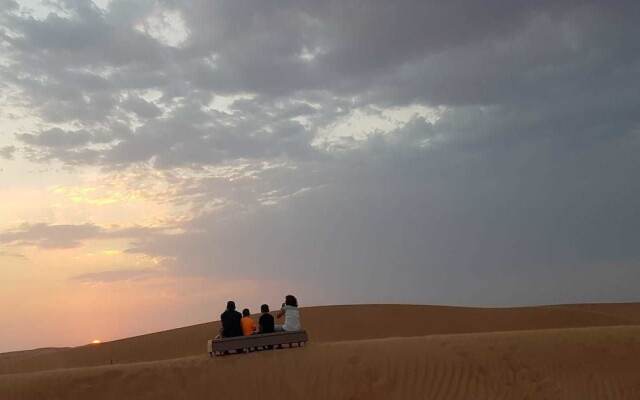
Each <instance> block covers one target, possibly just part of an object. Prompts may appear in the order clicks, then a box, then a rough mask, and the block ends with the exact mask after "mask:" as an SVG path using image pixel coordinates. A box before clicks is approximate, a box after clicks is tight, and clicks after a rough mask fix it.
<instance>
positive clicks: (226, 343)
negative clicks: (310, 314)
mask: <svg viewBox="0 0 640 400" xmlns="http://www.w3.org/2000/svg"><path fill="white" fill-rule="evenodd" d="M308 340H309V337H308V336H307V331H291V332H274V333H260V334H256V335H251V336H235V337H229V338H222V339H211V340H209V341H208V342H207V352H208V353H209V356H210V357H213V356H214V355H216V356H217V355H220V354H224V353H226V352H228V351H230V350H235V351H242V352H244V351H246V350H250V349H254V348H255V349H257V348H266V347H273V346H281V345H284V344H287V345H289V347H292V346H293V345H294V344H297V345H298V347H300V346H302V345H303V344H305V343H306V342H307V341H308Z"/></svg>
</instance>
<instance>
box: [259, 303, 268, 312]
mask: <svg viewBox="0 0 640 400" xmlns="http://www.w3.org/2000/svg"><path fill="white" fill-rule="evenodd" d="M260 312H269V305H268V304H263V305H261V306H260Z"/></svg>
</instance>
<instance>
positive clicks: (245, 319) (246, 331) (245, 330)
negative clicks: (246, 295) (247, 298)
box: [240, 308, 256, 336]
mask: <svg viewBox="0 0 640 400" xmlns="http://www.w3.org/2000/svg"><path fill="white" fill-rule="evenodd" d="M240 325H242V334H243V335H244V336H251V335H253V334H254V332H255V331H256V323H255V322H253V319H251V313H250V312H249V309H248V308H245V309H244V310H242V319H241V320H240Z"/></svg>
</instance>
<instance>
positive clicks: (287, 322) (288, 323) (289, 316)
mask: <svg viewBox="0 0 640 400" xmlns="http://www.w3.org/2000/svg"><path fill="white" fill-rule="evenodd" d="M260 312H261V313H262V315H260V318H259V319H258V325H257V326H256V323H255V321H254V320H253V318H251V312H250V311H249V309H248V308H245V309H244V310H242V314H240V313H239V312H238V311H236V303H235V302H233V301H228V302H227V309H226V310H225V312H223V313H222V315H220V322H221V325H222V326H221V327H220V335H219V337H234V336H250V335H255V334H261V333H272V332H278V331H299V330H301V329H302V327H301V325H300V311H299V310H298V300H297V299H296V298H295V296H293V295H290V294H289V295H287V296H286V297H285V299H284V303H282V308H281V309H280V310H279V311H278V312H277V313H276V318H278V319H279V318H282V317H284V324H282V325H279V324H276V323H275V319H274V318H273V315H271V313H270V312H269V305H267V304H263V305H262V306H260Z"/></svg>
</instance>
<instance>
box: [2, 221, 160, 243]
mask: <svg viewBox="0 0 640 400" xmlns="http://www.w3.org/2000/svg"><path fill="white" fill-rule="evenodd" d="M159 230H160V229H159V228H147V227H138V226H136V227H129V228H104V227H101V226H98V225H94V224H82V225H49V224H45V223H37V224H23V225H21V226H20V227H19V228H17V229H12V230H6V231H3V232H0V243H2V244H9V245H15V246H36V247H40V248H43V249H67V248H75V247H80V246H82V244H83V242H85V241H88V240H99V239H109V238H136V237H140V236H144V235H146V234H149V233H150V232H155V231H159Z"/></svg>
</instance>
